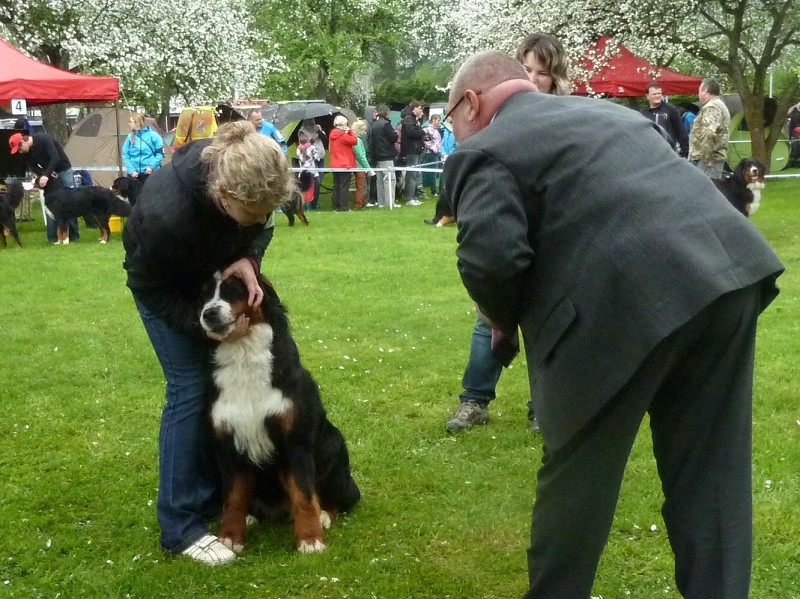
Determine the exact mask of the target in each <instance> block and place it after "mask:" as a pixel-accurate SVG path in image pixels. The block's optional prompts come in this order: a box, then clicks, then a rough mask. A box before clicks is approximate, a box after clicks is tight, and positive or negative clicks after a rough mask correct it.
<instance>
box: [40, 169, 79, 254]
mask: <svg viewBox="0 0 800 599" xmlns="http://www.w3.org/2000/svg"><path fill="white" fill-rule="evenodd" d="M58 183H59V184H60V185H63V186H64V187H70V188H72V187H75V173H74V171H73V170H72V169H71V168H68V169H67V170H65V171H61V172H60V173H58ZM46 219H47V223H46V226H47V241H49V242H50V243H55V242H56V241H58V233H57V232H56V221H54V220H53V219H52V218H50V217H49V216H47V217H46ZM68 222H69V240H70V241H80V240H81V233H80V231H79V230H78V219H77V218H71V219H69V221H68Z"/></svg>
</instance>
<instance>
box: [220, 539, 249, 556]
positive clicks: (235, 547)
mask: <svg viewBox="0 0 800 599" xmlns="http://www.w3.org/2000/svg"><path fill="white" fill-rule="evenodd" d="M219 540H220V541H221V542H222V544H223V545H225V547H227V548H228V549H230V550H231V551H233V552H234V553H235V554H237V555H238V554H240V553H241V552H242V551H244V544H242V543H234V542H233V539H231V538H229V537H220V538H219Z"/></svg>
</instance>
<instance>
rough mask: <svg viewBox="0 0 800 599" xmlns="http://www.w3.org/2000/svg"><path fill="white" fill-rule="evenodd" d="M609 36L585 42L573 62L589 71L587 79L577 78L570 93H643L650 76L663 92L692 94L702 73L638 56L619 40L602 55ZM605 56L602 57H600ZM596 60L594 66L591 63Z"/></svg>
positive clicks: (634, 95)
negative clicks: (583, 50) (683, 71)
mask: <svg viewBox="0 0 800 599" xmlns="http://www.w3.org/2000/svg"><path fill="white" fill-rule="evenodd" d="M610 39H611V37H610V36H608V35H604V36H603V37H601V38H600V39H599V40H597V42H595V43H594V44H592V45H591V46H589V48H588V49H587V51H586V54H585V55H584V57H583V58H582V59H580V60H578V61H576V62H575V68H576V70H578V71H579V72H581V73H587V72H588V73H590V74H591V75H590V77H589V81H588V84H587V81H585V80H581V79H577V80H576V81H575V90H574V92H573V93H574V94H576V95H579V96H586V95H589V94H608V95H610V96H614V97H617V98H627V97H636V96H644V95H645V94H646V91H647V84H648V83H650V82H651V81H653V80H656V81H658V82H659V83H661V86H662V89H663V90H664V93H665V94H667V95H670V94H687V95H688V94H696V93H697V90H698V89H699V88H700V83H702V81H703V79H702V77H692V76H690V75H683V74H681V73H678V72H677V71H672V70H670V69H668V68H666V67H660V66H657V65H654V64H652V63H651V62H648V61H647V60H645V59H644V58H639V57H638V56H636V55H635V54H634V53H633V52H631V51H630V50H628V49H627V48H626V47H625V46H623V45H622V44H616V49H615V50H613V51H611V54H610V56H608V57H605V52H606V45H607V44H608V42H609V40H610ZM603 57H605V58H603ZM596 64H597V66H595V65H596Z"/></svg>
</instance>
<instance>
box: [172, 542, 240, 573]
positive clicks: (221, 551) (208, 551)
mask: <svg viewBox="0 0 800 599" xmlns="http://www.w3.org/2000/svg"><path fill="white" fill-rule="evenodd" d="M181 553H182V554H183V555H188V556H189V557H191V558H192V559H193V560H197V561H198V562H202V563H204V564H206V565H208V566H221V565H222V564H229V563H231V562H232V561H233V560H235V559H236V554H235V553H234V552H233V551H231V550H230V549H228V548H227V547H226V546H225V545H224V544H223V543H222V541H220V540H219V539H218V538H217V537H215V536H214V535H211V534H205V535H203V536H202V537H200V538H199V539H197V540H196V541H195V542H194V543H192V544H191V545H189V546H188V547H187V548H186V549H184V550H183V551H181Z"/></svg>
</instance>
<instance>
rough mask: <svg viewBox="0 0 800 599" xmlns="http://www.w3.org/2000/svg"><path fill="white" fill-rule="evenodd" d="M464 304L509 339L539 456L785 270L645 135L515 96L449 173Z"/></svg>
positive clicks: (596, 112)
mask: <svg viewBox="0 0 800 599" xmlns="http://www.w3.org/2000/svg"><path fill="white" fill-rule="evenodd" d="M443 181H444V183H443V188H444V193H445V194H446V195H447V197H449V199H450V202H451V205H452V207H453V214H454V215H455V216H456V219H457V221H458V226H459V232H458V242H459V247H458V250H457V252H456V253H457V256H458V268H459V270H460V273H461V277H462V280H463V282H464V285H465V287H466V288H467V291H468V292H469V293H470V295H471V296H472V298H473V299H474V300H475V301H476V302H477V303H478V305H480V306H481V309H482V310H483V311H484V313H485V314H487V315H488V316H489V318H491V319H492V320H493V322H495V323H496V324H497V325H499V326H500V328H502V329H505V330H507V331H512V330H514V329H515V327H517V326H520V327H521V329H522V333H523V337H524V340H525V348H526V352H527V359H528V367H529V376H530V377H531V393H532V397H533V400H534V407H535V409H536V413H537V417H538V418H539V421H540V423H541V426H542V430H543V432H544V433H545V440H546V442H547V443H548V446H549V447H550V448H551V449H553V450H555V449H557V448H558V447H559V446H561V445H563V444H564V443H566V442H567V441H568V440H569V439H570V438H571V437H572V435H574V434H575V433H576V432H578V431H579V430H580V429H581V428H582V427H583V426H584V425H585V424H586V423H587V422H588V421H589V420H590V419H591V418H592V417H593V416H594V415H595V414H597V412H598V411H599V410H600V409H601V408H602V407H603V405H605V403H606V402H607V401H608V400H609V399H610V398H611V397H613V395H614V394H615V393H617V392H618V391H619V390H620V389H621V388H622V387H623V386H624V385H625V383H626V382H627V381H628V380H629V379H630V378H631V376H632V375H633V374H634V373H635V371H636V370H637V368H638V367H639V366H640V365H641V363H642V362H643V361H644V359H645V358H646V357H647V355H648V354H649V353H650V352H651V351H652V350H653V349H654V348H655V346H656V345H657V344H658V343H659V342H660V341H662V340H663V339H664V338H665V337H667V336H668V335H669V334H670V333H672V332H673V331H675V330H676V329H677V328H679V327H680V326H681V325H683V324H684V323H686V322H687V321H688V320H690V319H691V318H692V317H693V316H695V315H696V314H698V313H699V312H700V311H701V310H703V308H705V307H706V306H708V305H709V304H710V303H711V302H713V301H714V300H715V299H717V298H718V297H720V296H721V295H723V294H725V293H727V292H729V291H733V290H736V289H741V288H744V287H746V286H749V285H751V284H754V283H757V282H759V281H764V307H766V305H767V304H768V303H769V302H770V301H771V300H772V299H773V298H774V297H775V295H776V294H777V287H776V286H775V278H776V277H777V276H778V275H779V274H780V273H781V272H782V270H783V266H782V265H781V263H780V261H779V260H778V258H777V257H776V256H775V254H774V253H773V252H772V250H771V249H770V247H769V245H768V244H767V242H766V241H765V240H764V239H763V237H762V236H761V235H760V233H759V232H758V231H757V230H756V229H755V228H754V227H753V225H751V224H750V222H749V221H748V220H747V219H746V218H744V217H743V216H742V215H740V214H739V213H738V212H737V211H736V210H735V209H734V208H732V207H731V205H730V204H729V203H728V201H727V200H725V198H724V197H723V196H721V195H720V194H719V192H718V191H717V190H716V188H715V186H714V185H713V184H712V183H711V181H710V180H709V179H707V178H706V177H705V176H704V175H703V174H702V173H700V171H698V170H697V169H696V168H694V167H693V166H692V165H690V164H689V163H688V162H687V161H686V160H683V159H681V158H679V157H678V156H677V154H675V153H674V152H673V151H672V150H671V148H670V147H669V145H668V144H666V143H664V140H663V138H662V137H661V136H660V134H659V133H658V132H657V131H656V130H655V127H654V125H653V124H652V123H650V122H649V121H647V120H646V119H643V118H641V115H639V114H638V113H636V112H634V111H633V110H630V109H628V108H624V107H620V106H616V105H614V104H611V103H609V102H605V101H601V100H596V99H588V98H578V97H559V96H550V95H546V94H541V93H534V92H521V93H517V94H514V95H513V96H511V97H510V98H509V99H508V100H507V101H506V102H505V103H504V104H503V105H502V106H501V108H500V110H499V111H498V113H497V115H496V116H495V118H494V120H493V122H492V123H491V124H490V125H489V126H488V127H486V128H485V129H483V130H482V131H481V132H479V133H477V134H476V135H474V136H472V137H471V138H470V139H469V140H467V141H466V142H465V143H463V144H461V145H460V146H459V148H458V149H457V150H456V152H455V153H453V154H452V155H451V156H450V157H449V158H448V160H447V162H446V163H445V170H444V175H443Z"/></svg>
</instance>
